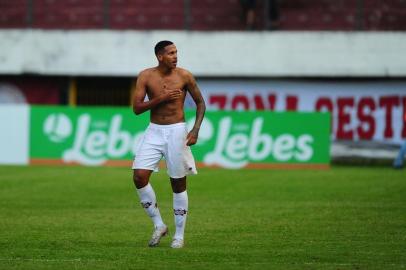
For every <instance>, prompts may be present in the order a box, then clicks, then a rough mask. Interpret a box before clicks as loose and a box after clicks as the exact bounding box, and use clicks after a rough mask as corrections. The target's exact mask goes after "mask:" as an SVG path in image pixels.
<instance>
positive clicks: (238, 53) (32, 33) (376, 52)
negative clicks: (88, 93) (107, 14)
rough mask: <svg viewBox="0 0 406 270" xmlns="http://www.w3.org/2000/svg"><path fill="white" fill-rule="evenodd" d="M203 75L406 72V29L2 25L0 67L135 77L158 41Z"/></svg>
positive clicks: (376, 74)
mask: <svg viewBox="0 0 406 270" xmlns="http://www.w3.org/2000/svg"><path fill="white" fill-rule="evenodd" d="M162 39H169V40H172V41H174V42H175V43H176V45H177V47H178V51H179V65H180V66H182V67H184V68H187V69H189V70H190V71H191V72H192V73H194V74H195V76H200V77H205V76H210V77H230V76H231V77H267V78H270V77H337V76H344V77H405V76H406V54H405V51H406V33H401V32H185V31H120V32H118V31H41V30H1V31H0V73H1V74H23V73H34V74H44V75H100V76H103V75H115V76H134V75H136V74H137V73H138V72H140V71H141V70H143V69H144V68H146V67H150V66H154V65H155V64H156V59H155V56H154V54H153V47H154V45H155V43H156V42H157V41H159V40H162Z"/></svg>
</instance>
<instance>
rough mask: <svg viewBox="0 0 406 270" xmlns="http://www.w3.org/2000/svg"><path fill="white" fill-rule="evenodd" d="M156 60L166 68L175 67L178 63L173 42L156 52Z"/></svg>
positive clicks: (176, 51)
mask: <svg viewBox="0 0 406 270" xmlns="http://www.w3.org/2000/svg"><path fill="white" fill-rule="evenodd" d="M158 60H159V62H161V63H162V64H164V65H165V66H167V67H168V68H176V65H177V64H178V50H177V49H176V46H175V45H174V44H172V45H168V46H166V47H165V49H164V51H163V52H162V53H161V54H158Z"/></svg>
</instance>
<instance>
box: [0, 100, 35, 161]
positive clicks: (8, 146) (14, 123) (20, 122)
mask: <svg viewBox="0 0 406 270" xmlns="http://www.w3.org/2000/svg"><path fill="white" fill-rule="evenodd" d="M29 110H30V108H29V106H25V105H1V106H0V126H1V132H0V164H28V161H29V158H28V155H29V121H30V119H29Z"/></svg>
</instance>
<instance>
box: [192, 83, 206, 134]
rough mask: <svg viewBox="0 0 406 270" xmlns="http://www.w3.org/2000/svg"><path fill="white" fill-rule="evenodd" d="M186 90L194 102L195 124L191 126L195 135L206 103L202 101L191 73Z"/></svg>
mask: <svg viewBox="0 0 406 270" xmlns="http://www.w3.org/2000/svg"><path fill="white" fill-rule="evenodd" d="M188 90H189V93H190V95H191V96H192V98H193V101H194V102H195V104H196V120H195V124H194V126H193V130H194V133H196V136H197V134H198V132H199V129H200V125H201V124H202V121H203V118H204V113H205V111H206V104H205V102H204V99H203V96H202V93H201V92H200V89H199V87H198V86H197V83H196V80H195V78H194V77H193V76H192V75H190V82H189V85H188Z"/></svg>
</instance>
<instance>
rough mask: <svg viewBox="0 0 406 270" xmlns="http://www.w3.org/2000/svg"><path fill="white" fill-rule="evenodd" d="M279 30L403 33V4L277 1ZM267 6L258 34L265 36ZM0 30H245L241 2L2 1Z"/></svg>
mask: <svg viewBox="0 0 406 270" xmlns="http://www.w3.org/2000/svg"><path fill="white" fill-rule="evenodd" d="M279 3H280V4H279V5H280V8H279V9H280V23H279V26H278V29H279V30H328V31H337V30H339V31H351V30H394V31H398V30H406V0H387V1H380V0H357V1H348V0H334V1H333V0H281V1H279ZM264 6H265V0H263V1H258V5H257V12H256V14H257V16H256V18H257V22H256V29H257V30H263V29H264V25H265V24H264V22H265V18H264V16H266V13H265V12H264ZM0 9H1V13H0V28H40V29H117V30H125V29H135V30H152V29H172V30H182V29H189V30H208V31H212V30H243V29H244V28H245V25H244V20H243V18H242V17H243V15H242V8H241V5H240V2H239V0H221V1H215V0H201V1H191V0H189V1H184V0H157V1H148V0H87V1H79V0H14V1H7V0H0Z"/></svg>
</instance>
